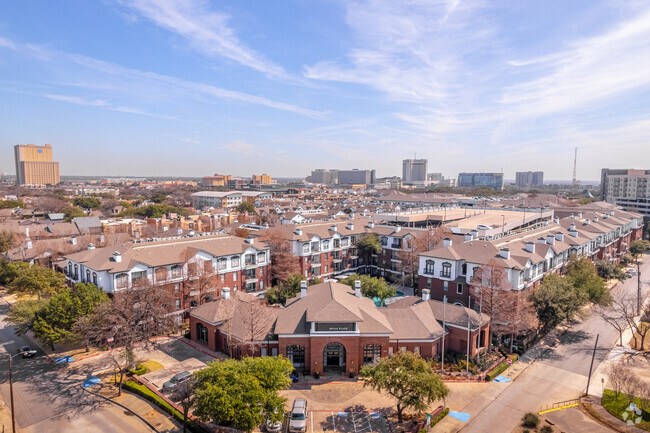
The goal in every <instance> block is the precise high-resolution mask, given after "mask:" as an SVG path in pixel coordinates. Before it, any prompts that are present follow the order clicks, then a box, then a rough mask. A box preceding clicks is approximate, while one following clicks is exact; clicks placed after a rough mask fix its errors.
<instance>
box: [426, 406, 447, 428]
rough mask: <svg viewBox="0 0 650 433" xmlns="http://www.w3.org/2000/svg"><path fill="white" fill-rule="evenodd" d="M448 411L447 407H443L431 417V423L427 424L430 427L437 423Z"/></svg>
mask: <svg viewBox="0 0 650 433" xmlns="http://www.w3.org/2000/svg"><path fill="white" fill-rule="evenodd" d="M448 413H449V408H448V407H447V408H445V410H443V411H442V412H440V413H439V414H438V415H437V416H436V417H435V418H434V419H432V420H431V424H429V425H430V426H431V427H433V426H434V425H436V424H438V423H439V422H440V420H442V419H443V418H444V417H446V416H447V414H448Z"/></svg>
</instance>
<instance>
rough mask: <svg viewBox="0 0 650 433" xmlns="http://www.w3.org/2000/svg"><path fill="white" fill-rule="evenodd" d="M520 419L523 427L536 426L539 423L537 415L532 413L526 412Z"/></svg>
mask: <svg viewBox="0 0 650 433" xmlns="http://www.w3.org/2000/svg"><path fill="white" fill-rule="evenodd" d="M522 421H523V423H522V425H523V426H524V427H528V428H537V425H538V424H539V417H538V416H537V415H535V414H534V413H531V412H528V413H527V414H526V415H524V418H523V419H522Z"/></svg>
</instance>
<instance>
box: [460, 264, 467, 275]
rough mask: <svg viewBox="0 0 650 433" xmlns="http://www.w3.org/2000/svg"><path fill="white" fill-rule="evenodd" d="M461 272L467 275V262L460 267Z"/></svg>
mask: <svg viewBox="0 0 650 433" xmlns="http://www.w3.org/2000/svg"><path fill="white" fill-rule="evenodd" d="M460 274H461V275H467V263H463V265H462V266H461V267H460Z"/></svg>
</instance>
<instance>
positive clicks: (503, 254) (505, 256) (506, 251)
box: [499, 248, 510, 260]
mask: <svg viewBox="0 0 650 433" xmlns="http://www.w3.org/2000/svg"><path fill="white" fill-rule="evenodd" d="M499 255H500V256H501V258H502V259H506V260H510V248H501V249H500V250H499Z"/></svg>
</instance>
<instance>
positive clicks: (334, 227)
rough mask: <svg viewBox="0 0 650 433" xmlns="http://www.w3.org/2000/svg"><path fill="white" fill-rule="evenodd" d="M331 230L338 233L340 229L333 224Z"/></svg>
mask: <svg viewBox="0 0 650 433" xmlns="http://www.w3.org/2000/svg"><path fill="white" fill-rule="evenodd" d="M330 230H331V231H333V232H336V231H338V230H339V229H338V228H336V225H334V224H332V227H330Z"/></svg>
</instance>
